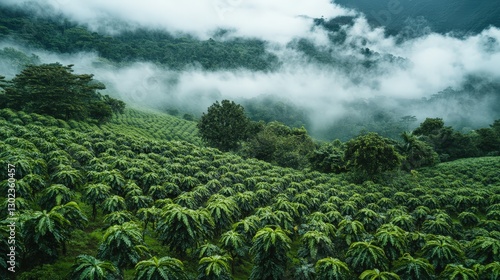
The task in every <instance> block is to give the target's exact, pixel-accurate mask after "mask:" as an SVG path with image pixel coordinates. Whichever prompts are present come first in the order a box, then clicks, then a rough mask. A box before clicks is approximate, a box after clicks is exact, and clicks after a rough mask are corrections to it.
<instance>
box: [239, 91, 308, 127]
mask: <svg viewBox="0 0 500 280" xmlns="http://www.w3.org/2000/svg"><path fill="white" fill-rule="evenodd" d="M241 104H242V105H243V107H245V112H246V114H247V115H248V117H249V118H250V119H252V120H254V121H256V122H259V121H264V122H265V123H269V122H274V121H277V122H280V123H283V124H285V125H287V126H290V127H296V128H299V127H301V126H305V127H308V126H309V124H310V123H309V121H308V117H307V114H306V112H305V111H304V110H302V109H301V108H300V107H298V106H296V105H294V104H293V103H291V102H289V101H287V100H282V99H279V98H278V97H274V96H259V97H255V98H252V99H248V100H243V101H241Z"/></svg>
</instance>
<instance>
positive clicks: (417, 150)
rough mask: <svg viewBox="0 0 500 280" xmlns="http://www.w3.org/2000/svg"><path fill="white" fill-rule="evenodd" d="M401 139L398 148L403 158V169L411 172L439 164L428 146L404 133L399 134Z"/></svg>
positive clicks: (436, 155)
mask: <svg viewBox="0 0 500 280" xmlns="http://www.w3.org/2000/svg"><path fill="white" fill-rule="evenodd" d="M401 138H403V143H402V144H401V145H399V147H398V148H399V151H400V153H401V154H402V155H403V156H404V159H403V162H402V167H403V168H404V169H406V170H412V169H416V168H420V167H424V166H433V165H435V164H436V163H438V162H439V157H438V154H437V153H436V152H435V151H434V149H433V148H432V147H431V146H430V145H429V144H427V143H425V142H423V141H420V140H419V139H418V138H417V137H415V136H414V135H412V134H409V133H406V132H403V134H401Z"/></svg>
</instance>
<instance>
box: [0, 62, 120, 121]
mask: <svg viewBox="0 0 500 280" xmlns="http://www.w3.org/2000/svg"><path fill="white" fill-rule="evenodd" d="M72 67H73V65H67V66H64V65H61V64H60V63H51V64H41V65H29V66H27V67H26V68H25V69H24V70H23V71H21V73H19V74H17V75H16V76H15V77H14V79H12V81H11V84H10V85H7V86H4V88H5V93H4V94H5V95H4V98H3V99H4V101H3V102H2V103H0V106H2V107H8V108H12V109H15V110H22V111H25V112H28V113H37V114H44V115H50V116H53V117H55V118H59V119H64V120H70V119H74V120H85V119H87V118H91V119H94V120H96V121H98V122H99V123H102V122H105V121H108V120H109V119H110V118H111V116H112V115H113V113H120V112H123V110H124V108H125V103H124V102H123V101H120V100H117V99H114V98H111V97H109V96H107V95H105V96H103V95H101V94H100V93H99V92H98V90H103V89H105V88H106V87H105V86H104V85H103V84H102V83H100V82H97V81H95V80H94V79H93V75H92V74H74V73H73V69H72Z"/></svg>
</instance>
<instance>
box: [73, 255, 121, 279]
mask: <svg viewBox="0 0 500 280" xmlns="http://www.w3.org/2000/svg"><path fill="white" fill-rule="evenodd" d="M70 277H71V279H75V280H112V279H117V278H118V277H119V271H118V268H116V266H115V265H114V264H113V263H111V262H107V261H101V260H99V259H96V258H94V257H92V256H89V255H79V256H78V257H76V260H75V264H74V265H73V267H72V272H71V275H70Z"/></svg>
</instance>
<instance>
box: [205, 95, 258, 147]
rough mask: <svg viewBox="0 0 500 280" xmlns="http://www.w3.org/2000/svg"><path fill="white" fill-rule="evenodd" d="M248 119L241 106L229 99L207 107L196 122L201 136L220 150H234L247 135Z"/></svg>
mask: <svg viewBox="0 0 500 280" xmlns="http://www.w3.org/2000/svg"><path fill="white" fill-rule="evenodd" d="M249 123H250V121H249V119H248V118H247V117H246V116H245V111H244V109H243V107H242V106H241V105H239V104H236V103H234V102H233V101H229V100H222V102H221V103H219V102H218V101H217V102H215V103H214V104H212V106H210V107H208V110H207V113H206V114H205V113H203V115H202V116H201V119H200V121H199V123H198V129H199V133H200V136H201V138H202V139H203V140H204V141H205V142H207V144H208V145H210V146H212V147H215V148H218V149H220V150H222V151H229V150H234V149H236V148H237V147H238V145H239V143H240V141H241V140H244V139H245V138H246V137H247V135H248V128H249Z"/></svg>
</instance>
